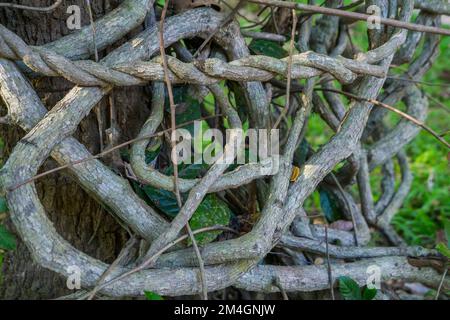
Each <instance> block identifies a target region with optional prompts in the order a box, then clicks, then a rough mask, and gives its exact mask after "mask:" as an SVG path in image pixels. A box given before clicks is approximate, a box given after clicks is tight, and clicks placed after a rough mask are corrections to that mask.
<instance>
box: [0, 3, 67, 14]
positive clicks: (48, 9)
mask: <svg viewBox="0 0 450 320" xmlns="http://www.w3.org/2000/svg"><path fill="white" fill-rule="evenodd" d="M62 2H63V0H56V1H55V3H54V4H52V5H51V6H49V7H42V8H41V7H31V6H24V5H20V4H15V3H3V2H2V3H0V7H4V8H13V9H19V10H30V11H39V12H50V11H53V10H55V9H56V8H58V7H59V6H60V5H61V3H62Z"/></svg>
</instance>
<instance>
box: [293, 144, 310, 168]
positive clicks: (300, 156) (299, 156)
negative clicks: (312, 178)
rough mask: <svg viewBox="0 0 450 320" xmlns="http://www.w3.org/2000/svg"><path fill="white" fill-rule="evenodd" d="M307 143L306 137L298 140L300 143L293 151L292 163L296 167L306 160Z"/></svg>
mask: <svg viewBox="0 0 450 320" xmlns="http://www.w3.org/2000/svg"><path fill="white" fill-rule="evenodd" d="M308 150H309V143H308V141H306V139H303V140H302V142H300V145H299V146H298V148H297V149H296V150H295V152H294V164H295V165H296V166H297V167H301V166H302V165H304V164H305V162H306V156H307V155H308Z"/></svg>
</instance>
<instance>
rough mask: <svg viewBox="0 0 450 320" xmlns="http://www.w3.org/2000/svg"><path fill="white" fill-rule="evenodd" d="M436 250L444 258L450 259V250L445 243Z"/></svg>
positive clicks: (439, 244)
mask: <svg viewBox="0 0 450 320" xmlns="http://www.w3.org/2000/svg"><path fill="white" fill-rule="evenodd" d="M436 250H437V251H439V253H441V254H442V255H443V256H446V257H447V258H449V259H450V249H449V248H448V247H447V246H446V245H445V243H443V242H441V243H438V244H437V245H436Z"/></svg>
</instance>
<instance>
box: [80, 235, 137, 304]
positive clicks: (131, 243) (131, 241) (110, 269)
mask: <svg viewBox="0 0 450 320" xmlns="http://www.w3.org/2000/svg"><path fill="white" fill-rule="evenodd" d="M136 240H137V239H136V238H135V237H132V238H131V239H129V240H128V243H127V244H126V245H125V247H124V248H123V249H122V250H121V251H120V253H119V255H118V257H117V258H116V259H115V260H114V262H113V263H111V264H110V266H109V267H108V269H106V271H105V272H103V274H102V276H101V277H100V279H98V282H97V285H96V286H95V287H94V289H92V291H91V292H90V293H89V296H88V298H87V299H88V300H92V299H94V297H95V295H96V293H97V292H98V290H99V286H100V285H101V283H102V282H103V281H104V280H105V279H106V277H107V276H108V275H110V274H111V273H112V272H113V271H114V269H115V268H116V267H117V266H118V265H119V264H120V263H121V262H122V260H123V258H124V257H126V256H127V255H128V253H129V252H130V250H131V248H133V246H134V245H135V244H136Z"/></svg>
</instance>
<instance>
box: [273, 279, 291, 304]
mask: <svg viewBox="0 0 450 320" xmlns="http://www.w3.org/2000/svg"><path fill="white" fill-rule="evenodd" d="M273 284H274V285H275V287H277V288H278V289H280V293H281V297H282V298H283V300H289V297H288V295H287V293H286V290H284V287H283V285H282V284H281V281H280V278H279V277H275V278H274V279H273Z"/></svg>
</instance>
